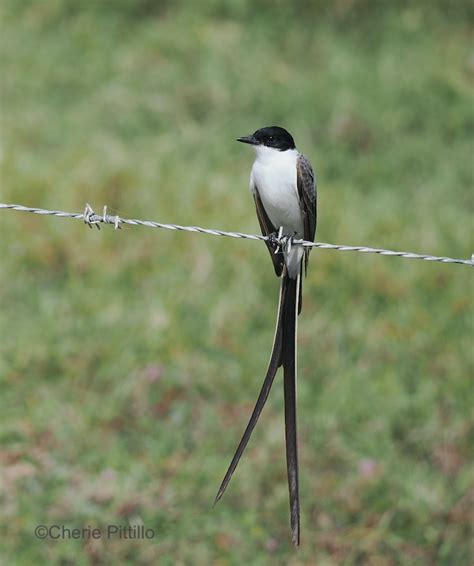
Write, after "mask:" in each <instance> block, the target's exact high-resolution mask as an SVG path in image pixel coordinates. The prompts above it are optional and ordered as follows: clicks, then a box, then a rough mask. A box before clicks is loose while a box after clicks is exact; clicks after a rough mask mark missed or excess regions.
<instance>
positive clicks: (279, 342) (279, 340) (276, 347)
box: [214, 276, 287, 505]
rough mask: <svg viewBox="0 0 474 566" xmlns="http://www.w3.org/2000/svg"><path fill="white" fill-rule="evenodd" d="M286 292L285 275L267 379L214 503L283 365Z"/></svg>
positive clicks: (264, 381) (242, 450) (221, 492)
mask: <svg viewBox="0 0 474 566" xmlns="http://www.w3.org/2000/svg"><path fill="white" fill-rule="evenodd" d="M286 294H287V286H286V278H285V277H284V276H283V277H282V278H281V285H280V300H279V304H278V315H277V322H276V328H275V336H274V338H273V348H272V353H271V356H270V361H269V363H268V369H267V374H266V376H265V379H264V380H263V385H262V388H261V390H260V394H259V396H258V399H257V402H256V404H255V407H254V410H253V412H252V415H251V417H250V420H249V422H248V425H247V428H246V429H245V432H244V434H243V436H242V440H241V441H240V444H239V446H238V447H237V450H236V452H235V454H234V457H233V458H232V462H231V463H230V466H229V468H228V470H227V472H226V474H225V476H224V479H223V480H222V483H221V486H220V487H219V491H218V492H217V495H216V498H215V500H214V505H215V504H216V503H217V502H218V501H219V499H220V498H221V497H222V495H223V494H224V491H225V490H226V488H227V486H228V485H229V482H230V479H231V477H232V474H233V473H234V471H235V469H236V468H237V464H238V463H239V460H240V458H241V456H242V454H243V452H244V450H245V448H246V446H247V444H248V441H249V440H250V436H251V435H252V432H253V429H254V428H255V425H256V424H257V421H258V418H259V417H260V413H261V412H262V409H263V407H264V405H265V402H266V401H267V398H268V394H269V393H270V389H271V387H272V384H273V380H274V378H275V374H276V372H277V370H278V368H279V367H280V366H281V359H282V347H283V324H282V321H283V317H284V312H285V302H286Z"/></svg>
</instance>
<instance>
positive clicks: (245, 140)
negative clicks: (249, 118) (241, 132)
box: [237, 135, 259, 145]
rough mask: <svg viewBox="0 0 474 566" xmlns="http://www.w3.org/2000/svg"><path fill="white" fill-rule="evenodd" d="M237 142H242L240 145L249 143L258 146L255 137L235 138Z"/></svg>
mask: <svg viewBox="0 0 474 566" xmlns="http://www.w3.org/2000/svg"><path fill="white" fill-rule="evenodd" d="M237 141H238V142H242V143H249V144H250V145H258V143H259V142H258V141H257V140H256V139H255V137H254V136H253V135H252V136H242V137H241V138H237Z"/></svg>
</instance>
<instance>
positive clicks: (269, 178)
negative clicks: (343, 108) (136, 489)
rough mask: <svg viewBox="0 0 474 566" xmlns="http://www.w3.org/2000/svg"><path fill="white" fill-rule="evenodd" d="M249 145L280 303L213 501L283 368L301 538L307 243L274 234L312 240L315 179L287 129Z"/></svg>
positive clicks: (295, 530) (293, 511)
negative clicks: (301, 351) (299, 423)
mask: <svg viewBox="0 0 474 566" xmlns="http://www.w3.org/2000/svg"><path fill="white" fill-rule="evenodd" d="M237 141H239V142H243V143H248V144H250V145H253V147H254V149H255V153H256V158H255V161H254V163H253V167H252V172H251V174H250V191H251V192H252V194H253V197H254V200H255V207H256V209H257V217H258V221H259V224H260V228H261V230H262V234H263V235H264V236H269V237H270V239H269V240H267V241H266V245H267V247H268V250H269V252H270V256H271V258H272V262H273V267H274V268H275V273H276V274H277V276H278V277H280V278H281V286H280V302H279V308H278V315H277V323H276V330H275V337H274V340H273V348H272V354H271V356H270V362H269V365H268V369H267V375H266V376H265V380H264V382H263V385H262V389H261V391H260V394H259V396H258V399H257V403H256V405H255V408H254V410H253V413H252V416H251V417H250V421H249V423H248V425H247V428H246V429H245V432H244V435H243V437H242V440H241V441H240V444H239V446H238V448H237V451H236V453H235V455H234V458H233V459H232V462H231V464H230V466H229V469H228V470H227V473H226V475H225V477H224V479H223V481H222V484H221V486H220V488H219V491H218V492H217V496H216V503H217V501H219V499H220V498H221V497H222V495H223V493H224V491H225V489H226V487H227V485H228V484H229V481H230V478H231V477H232V474H233V473H234V471H235V469H236V467H237V464H238V463H239V460H240V457H241V456H242V453H243V451H244V450H245V447H246V446H247V443H248V441H249V439H250V435H251V434H252V431H253V429H254V428H255V425H256V424H257V421H258V418H259V416H260V413H261V412H262V409H263V406H264V405H265V402H266V400H267V397H268V394H269V393H270V389H271V386H272V383H273V379H274V377H275V374H276V372H277V370H278V368H279V367H280V366H283V372H284V377H283V381H284V395H285V437H286V464H287V471H288V489H289V494H290V521H291V538H292V540H293V543H294V544H295V545H296V546H297V545H299V542H300V504H299V494H298V453H297V440H296V329H297V316H298V314H299V313H300V312H301V278H302V274H303V265H304V268H305V272H306V267H307V264H308V256H309V252H310V248H303V247H301V246H298V245H293V246H291V245H290V246H279V245H278V242H277V240H276V235H277V234H278V233H280V235H281V234H283V235H285V236H287V238H289V239H290V241H291V239H293V238H296V239H304V240H309V241H314V236H315V232H316V183H315V176H314V172H313V168H312V167H311V163H310V162H309V161H308V159H307V158H306V157H305V156H304V155H302V154H301V153H299V152H298V150H297V149H296V147H295V142H294V140H293V137H292V136H291V135H290V134H289V132H287V131H286V130H285V129H283V128H280V127H278V126H271V127H267V128H262V129H260V130H257V131H256V132H255V133H254V134H252V135H251V136H244V137H241V138H238V140H237Z"/></svg>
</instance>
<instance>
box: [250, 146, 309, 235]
mask: <svg viewBox="0 0 474 566" xmlns="http://www.w3.org/2000/svg"><path fill="white" fill-rule="evenodd" d="M255 149H256V153H257V157H256V159H255V161H254V164H253V167H252V172H251V174H250V190H251V191H252V192H254V191H255V188H258V193H259V195H260V198H261V200H262V204H263V206H264V207H265V211H266V213H267V214H268V217H269V218H270V220H271V221H272V224H273V225H274V226H275V228H276V229H277V230H278V229H279V227H280V226H283V232H284V233H285V234H292V233H293V232H296V233H297V237H298V238H303V236H304V234H303V219H302V216H301V210H300V204H299V197H298V189H297V186H296V160H297V158H298V152H297V151H296V150H295V149H290V150H287V151H278V150H277V149H273V148H269V147H265V146H257V147H256V148H255Z"/></svg>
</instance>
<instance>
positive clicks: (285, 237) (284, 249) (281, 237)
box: [268, 226, 296, 254]
mask: <svg viewBox="0 0 474 566" xmlns="http://www.w3.org/2000/svg"><path fill="white" fill-rule="evenodd" d="M295 236H296V232H293V233H292V234H283V226H280V228H279V230H278V232H273V234H269V236H268V241H269V242H270V243H272V244H273V245H274V246H275V252H274V253H275V254H278V253H286V254H289V253H290V251H291V248H292V246H293V240H294V239H295Z"/></svg>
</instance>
